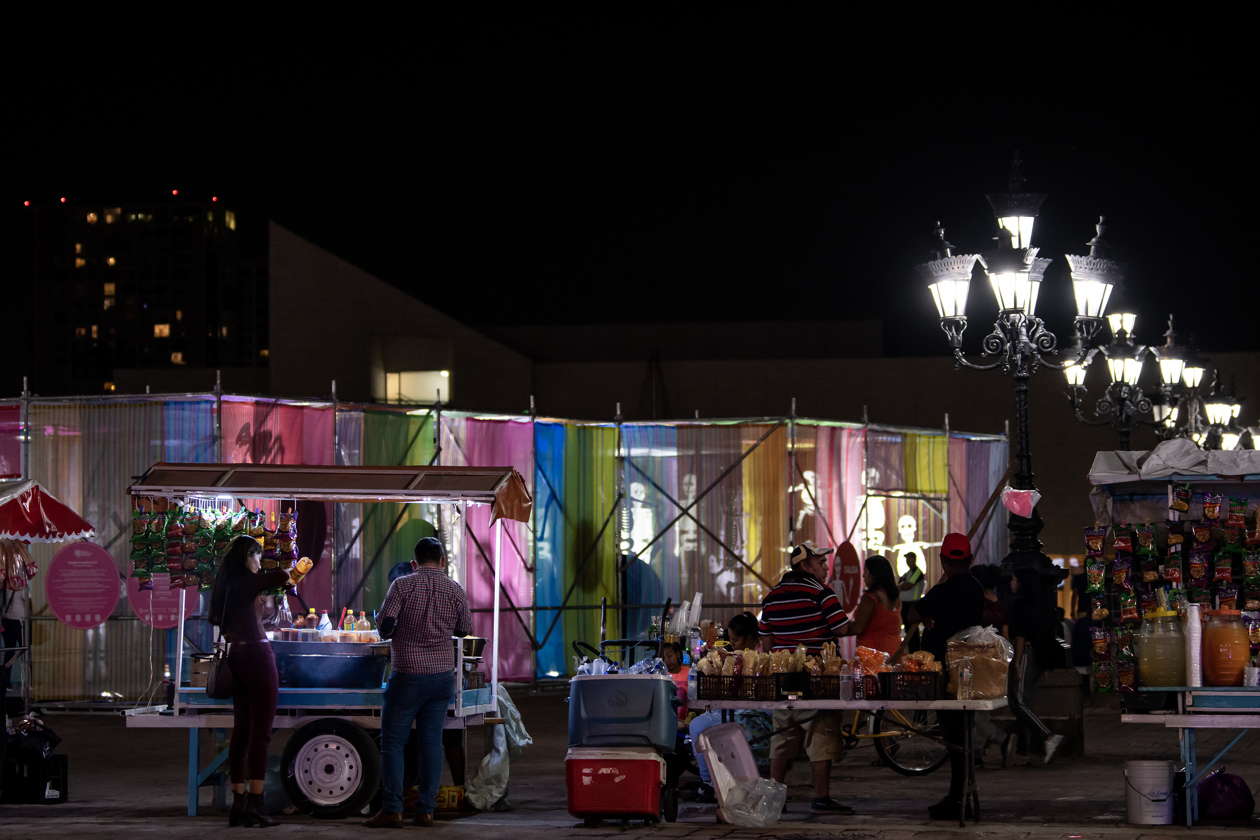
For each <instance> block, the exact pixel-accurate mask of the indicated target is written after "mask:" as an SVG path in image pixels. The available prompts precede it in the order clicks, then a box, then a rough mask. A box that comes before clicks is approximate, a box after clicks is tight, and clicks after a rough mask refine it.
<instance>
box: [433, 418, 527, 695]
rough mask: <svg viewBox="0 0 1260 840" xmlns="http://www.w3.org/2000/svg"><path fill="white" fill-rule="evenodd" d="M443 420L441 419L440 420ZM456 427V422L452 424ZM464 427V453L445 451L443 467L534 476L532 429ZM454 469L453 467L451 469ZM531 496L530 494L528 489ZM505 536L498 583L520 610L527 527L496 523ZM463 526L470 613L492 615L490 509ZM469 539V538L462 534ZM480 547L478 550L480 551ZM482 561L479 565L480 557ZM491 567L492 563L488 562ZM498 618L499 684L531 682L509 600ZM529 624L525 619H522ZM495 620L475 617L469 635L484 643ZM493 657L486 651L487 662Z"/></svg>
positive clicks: (498, 423) (471, 515)
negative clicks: (496, 469) (503, 469)
mask: <svg viewBox="0 0 1260 840" xmlns="http://www.w3.org/2000/svg"><path fill="white" fill-rule="evenodd" d="M444 420H445V418H444ZM452 420H454V422H455V423H458V422H459V421H458V420H456V419H455V418H452ZM463 422H464V435H463V449H462V451H461V450H460V449H459V448H458V447H449V448H444V449H443V455H444V456H448V457H449V461H448V457H444V458H443V463H451V462H454V461H461V462H462V463H460V464H458V465H460V466H472V467H506V466H511V467H515V468H516V470H517V472H519V473H520V474H521V475H522V476H528V477H530V478H532V477H533V475H534V432H533V424H531V423H520V422H514V421H510V420H478V419H475V418H467V419H466V420H464V421H463ZM452 465H454V464H452ZM531 492H532V488H531ZM500 522H501V523H502V526H503V536H502V538H501V540H500V544H499V551H500V567H499V581H500V583H501V585H502V586H503V589H504V591H505V592H506V593H507V595H508V596H510V597H511V599H512V603H514V604H515V605H516V606H517V607H520V608H528V607H530V606H531V605H532V604H533V591H534V573H533V558H532V557H531V556H530V546H531V544H532V542H533V540H532V538H531V536H530V532H529V525H528V523H525V522H515V521H512V520H508V519H503V520H500ZM464 523H465V525H466V526H467V528H468V529H469V530H470V531H471V536H470V537H469V538H468V539H467V541H466V542H465V582H466V584H467V589H468V601H469V604H470V606H472V608H473V609H490V608H491V607H493V606H494V571H493V565H492V564H493V561H494V533H493V532H492V531H491V529H490V507H489V506H488V505H479V506H476V507H470V508H468V510H467V514H466V516H465V517H464ZM465 536H467V532H465ZM478 546H480V549H479V548H478ZM483 551H484V553H485V559H482V552H483ZM487 561H490V562H487ZM499 606H500V609H501V610H502V613H501V615H500V617H499V642H500V643H499V651H498V654H497V655H498V657H499V679H501V680H528V679H531V678H532V677H533V673H534V657H533V647H532V646H531V645H530V642H529V639H527V638H526V636H525V633H523V632H522V631H521V626H520V622H519V621H518V620H517V618H516V616H514V615H513V614H512V613H511V612H508V606H509V605H508V602H507V598H505V597H503V596H500V602H499ZM521 617H522V618H524V619H525V621H526V622H527V623H528V622H529V615H528V613H524V614H522V616H521ZM493 620H494V618H493V615H492V614H490V613H474V614H473V634H474V635H477V636H482V637H485V638H487V639H489V638H490V637H491V630H492V627H493ZM493 655H495V653H494V651H492V650H490V649H489V645H487V650H486V652H485V656H486V657H487V659H486V661H487V662H489V661H490V660H489V657H491V656H493Z"/></svg>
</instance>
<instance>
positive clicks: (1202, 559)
mask: <svg viewBox="0 0 1260 840" xmlns="http://www.w3.org/2000/svg"><path fill="white" fill-rule="evenodd" d="M1210 554H1211V552H1208V551H1199V550H1195V551H1191V552H1190V580H1189V583H1190V585H1191V586H1202V585H1203V584H1205V583H1207V579H1208V577H1207V573H1208V557H1209V556H1210Z"/></svg>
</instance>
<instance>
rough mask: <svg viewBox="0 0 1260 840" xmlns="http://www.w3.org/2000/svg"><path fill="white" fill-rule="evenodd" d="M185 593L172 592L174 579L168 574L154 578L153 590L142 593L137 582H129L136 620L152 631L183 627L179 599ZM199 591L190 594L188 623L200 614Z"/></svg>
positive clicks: (189, 591)
mask: <svg viewBox="0 0 1260 840" xmlns="http://www.w3.org/2000/svg"><path fill="white" fill-rule="evenodd" d="M184 591H185V590H183V589H180V588H178V587H176V588H171V576H170V575H169V574H167V573H165V572H160V573H156V574H154V575H153V588H152V589H145V590H144V591H141V590H140V581H139V580H138V579H137V578H133V577H129V578H127V600H128V601H130V602H131V608H132V609H133V610H135V613H136V616H137V617H138V618H139V619H140V620H141V621H143V622H144V623H145V624H147V625H149V626H150V627H156V628H158V629H159V630H170V629H171V628H173V627H178V626H179V596H180V593H181V592H184ZM199 595H200V593H198V591H197V590H196V589H189V590H187V594H186V596H185V598H184V620H185V621H187V620H188V617H189V616H191V615H192V614H193V613H195V612H196V611H197V604H198V603H199V602H200V601H201V598H200V597H199Z"/></svg>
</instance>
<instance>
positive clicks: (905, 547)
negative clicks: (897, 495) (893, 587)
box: [893, 513, 940, 577]
mask: <svg viewBox="0 0 1260 840" xmlns="http://www.w3.org/2000/svg"><path fill="white" fill-rule="evenodd" d="M918 528H919V523H918V521H917V520H916V519H915V518H914V517H913V516H911V515H910V514H908V513H907V514H905V515H904V516H902V517H901V518H899V519H898V520H897V533H898V534H899V535H900V536H901V542H900V543H898V544H897V545H895V546H893V550H894V551H895V552H897V563H896V566H895V567H894V568H893V573H894V574H895V575H897V577H901V576H902V575H904V574H905V573H906V572H908V571H909V570H910V564H909V563H908V562H906V555H907V554H914V555H915V556H916V557H917V558H918V560H919V564H918V565H919V568H920V569H925V568H927V555H926V554H925V553H924V552H925V550H926V549H928V548H932V547H934V546H939V545H940V543H938V542H924V541H923V540H916V539H915V533H916V532H917V531H918Z"/></svg>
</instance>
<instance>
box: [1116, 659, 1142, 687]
mask: <svg viewBox="0 0 1260 840" xmlns="http://www.w3.org/2000/svg"><path fill="white" fill-rule="evenodd" d="M1116 683H1117V686H1116V687H1117V689H1118V690H1119V692H1120V693H1121V694H1131V693H1133V692H1135V691H1137V663H1135V662H1123V661H1122V662H1117V663H1116Z"/></svg>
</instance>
